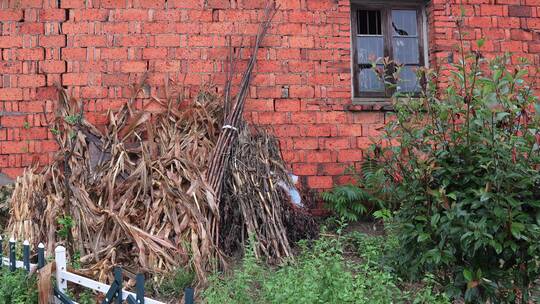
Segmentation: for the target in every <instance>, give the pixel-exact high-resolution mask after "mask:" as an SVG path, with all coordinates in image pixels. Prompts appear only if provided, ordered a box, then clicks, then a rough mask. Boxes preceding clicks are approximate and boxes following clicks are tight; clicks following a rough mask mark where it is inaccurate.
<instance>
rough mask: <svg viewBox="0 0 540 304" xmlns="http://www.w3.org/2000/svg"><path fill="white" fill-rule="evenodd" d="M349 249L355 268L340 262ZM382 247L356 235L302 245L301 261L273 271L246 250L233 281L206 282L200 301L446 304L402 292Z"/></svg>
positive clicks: (430, 295) (421, 293) (427, 293)
mask: <svg viewBox="0 0 540 304" xmlns="http://www.w3.org/2000/svg"><path fill="white" fill-rule="evenodd" d="M351 240H353V242H351ZM348 243H351V244H353V245H354V246H353V251H356V253H357V254H358V255H355V256H356V258H357V259H361V262H360V263H354V262H352V261H351V260H348V259H346V258H345V256H344V251H345V248H348V247H349V246H347V244H348ZM366 244H371V245H370V246H365V245H366ZM385 244H387V243H386V241H385V240H384V239H382V238H377V239H372V238H369V237H363V236H360V235H351V236H350V237H349V236H345V237H341V236H338V237H337V238H334V237H324V238H321V239H319V240H316V241H314V242H312V243H309V242H307V241H302V242H300V247H301V253H300V255H299V256H297V257H296V258H295V259H294V260H291V261H289V262H288V263H286V264H284V265H282V266H281V267H279V268H278V269H275V270H272V269H269V268H268V267H266V266H263V265H261V264H259V263H257V261H256V259H255V256H254V254H253V250H248V253H247V254H246V257H245V258H244V261H243V263H242V265H241V267H240V268H239V269H237V270H236V271H235V272H234V273H233V274H232V275H230V276H224V275H221V276H215V277H213V278H212V279H211V281H210V286H209V288H208V289H207V290H206V291H204V293H203V298H204V301H205V302H206V303H210V304H212V303H240V304H242V303H306V304H312V303H329V304H332V303H336V304H338V303H339V304H341V303H358V304H363V303H366V304H367V303H369V304H387V303H417V304H428V303H429V304H445V303H449V302H448V300H447V299H446V297H445V296H444V295H437V294H435V292H434V291H433V289H432V288H431V286H425V287H424V288H421V289H420V290H418V291H416V292H404V291H402V288H401V286H399V284H400V283H401V282H400V280H399V279H398V277H397V276H396V275H395V274H394V273H393V272H392V271H391V269H389V268H386V267H384V266H383V265H382V264H381V261H382V260H381V257H382V256H384V252H382V250H385V248H390V247H392V248H393V246H392V245H390V244H387V245H385ZM363 248H368V249H367V250H364V249H363Z"/></svg>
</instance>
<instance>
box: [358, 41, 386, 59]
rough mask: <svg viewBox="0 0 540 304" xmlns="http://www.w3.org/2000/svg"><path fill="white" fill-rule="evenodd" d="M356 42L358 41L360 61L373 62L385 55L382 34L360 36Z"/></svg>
mask: <svg viewBox="0 0 540 304" xmlns="http://www.w3.org/2000/svg"><path fill="white" fill-rule="evenodd" d="M356 42H357V43H358V45H357V49H358V63H371V62H374V61H376V60H377V59H378V58H382V57H384V39H383V37H382V36H381V37H377V36H359V37H358V39H357V40H356Z"/></svg>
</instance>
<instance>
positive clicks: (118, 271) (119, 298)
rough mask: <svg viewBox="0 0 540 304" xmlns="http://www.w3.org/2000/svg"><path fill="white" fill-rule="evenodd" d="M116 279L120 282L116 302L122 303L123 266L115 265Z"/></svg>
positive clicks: (117, 303)
mask: <svg viewBox="0 0 540 304" xmlns="http://www.w3.org/2000/svg"><path fill="white" fill-rule="evenodd" d="M114 280H115V281H116V283H117V284H118V292H117V293H116V304H122V302H123V300H122V268H121V267H114Z"/></svg>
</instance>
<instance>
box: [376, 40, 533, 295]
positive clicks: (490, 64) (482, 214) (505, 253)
mask: <svg viewBox="0 0 540 304" xmlns="http://www.w3.org/2000/svg"><path fill="white" fill-rule="evenodd" d="M482 44H483V41H479V42H478V46H479V47H480V46H481V45H482ZM510 62H511V57H510V56H504V57H501V58H496V59H493V60H486V59H485V58H483V57H482V54H481V53H480V52H472V53H471V54H466V53H465V52H464V51H463V50H462V59H461V60H460V63H459V64H456V65H453V67H452V70H451V76H450V77H449V83H448V86H447V88H446V89H445V90H444V91H443V92H442V94H441V92H440V91H439V90H438V89H437V87H436V85H435V84H434V83H433V82H431V81H429V82H427V83H426V84H424V87H423V90H422V92H421V93H420V96H419V97H418V98H412V97H406V96H404V95H403V94H397V96H396V97H398V98H400V100H399V101H398V102H395V104H394V108H395V111H396V112H395V119H394V120H393V121H391V122H390V123H389V124H388V125H387V127H386V130H385V132H384V135H383V141H382V145H379V146H378V147H377V148H376V149H374V150H373V151H374V156H376V157H377V159H378V160H379V163H380V165H381V167H383V168H385V172H386V175H387V176H388V177H389V180H393V181H395V182H394V193H395V194H396V195H395V197H394V198H399V201H395V202H394V203H400V204H401V208H400V210H399V211H398V212H397V213H396V215H395V219H394V220H395V222H396V227H395V228H396V231H398V233H399V244H400V250H399V251H398V257H399V258H400V260H401V263H402V264H403V265H404V272H405V273H408V274H411V275H413V276H418V275H422V274H423V273H429V272H431V273H434V274H436V275H437V277H438V278H440V279H442V281H443V282H444V283H445V284H446V285H447V287H448V291H449V292H450V293H451V294H452V295H454V296H456V297H459V296H464V298H465V300H466V301H467V302H469V303H472V302H485V301H487V300H491V301H496V302H497V303H500V302H509V303H514V301H516V299H517V297H518V295H519V294H521V295H522V300H523V301H527V300H528V295H529V290H528V288H529V287H530V285H531V283H532V281H533V280H534V279H536V278H537V277H538V275H539V274H540V267H539V265H540V260H539V256H540V191H539V190H538V189H539V188H538V187H539V185H540V174H539V172H538V169H539V168H540V154H539V153H540V147H539V139H540V116H539V115H540V111H539V110H540V107H538V105H537V104H536V102H537V98H536V97H535V96H534V95H533V91H532V89H531V88H530V87H529V86H527V85H526V81H525V80H524V77H525V76H526V75H527V72H528V70H529V69H530V67H529V66H528V65H527V64H526V62H521V63H520V64H518V65H517V66H515V65H514V66H513V67H512V68H510V67H508V66H507V65H508V64H509V63H510ZM423 73H425V77H426V79H428V80H432V79H434V78H437V77H438V75H436V74H435V73H434V72H433V71H423ZM535 106H536V111H531V110H532V109H533V108H534V107H535ZM518 290H519V291H518Z"/></svg>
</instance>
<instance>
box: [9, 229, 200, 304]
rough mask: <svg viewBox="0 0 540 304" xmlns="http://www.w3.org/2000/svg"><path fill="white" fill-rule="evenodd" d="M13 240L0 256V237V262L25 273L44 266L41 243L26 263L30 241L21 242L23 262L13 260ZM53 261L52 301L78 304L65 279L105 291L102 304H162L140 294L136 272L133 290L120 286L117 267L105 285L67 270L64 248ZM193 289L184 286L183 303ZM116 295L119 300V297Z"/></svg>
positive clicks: (141, 288)
mask: <svg viewBox="0 0 540 304" xmlns="http://www.w3.org/2000/svg"><path fill="white" fill-rule="evenodd" d="M15 247H16V241H15V240H13V239H11V240H10V241H9V255H8V257H3V250H2V237H0V259H1V261H2V264H1V265H0V267H1V266H2V265H5V266H9V269H10V270H11V271H14V270H15V269H16V268H20V269H25V270H26V271H27V272H30V271H34V270H37V271H39V269H40V268H41V267H43V266H44V265H45V246H44V245H43V244H39V246H38V264H32V263H30V244H29V243H28V241H24V243H23V261H17V260H16V258H15V252H16V250H15ZM54 260H55V262H56V273H55V275H56V288H55V289H56V290H55V303H57V304H66V303H67V304H71V303H73V304H78V303H77V302H75V301H73V300H71V299H69V298H67V297H66V296H65V294H66V292H67V291H68V282H71V283H73V284H77V285H80V286H83V287H85V288H88V289H91V290H94V291H96V292H100V293H103V294H105V296H106V298H105V300H104V302H103V303H112V302H113V299H114V298H116V299H115V301H116V303H121V302H123V301H127V303H129V304H165V303H163V302H160V301H157V300H154V299H150V298H147V297H144V276H143V275H137V280H136V281H137V285H136V287H135V288H136V292H135V293H133V292H131V291H127V290H124V289H122V271H121V268H116V269H115V281H114V283H113V284H112V285H107V284H104V283H101V282H98V281H94V280H92V279H89V278H86V277H83V276H80V275H78V274H75V273H72V272H69V271H68V268H67V255H66V248H64V247H63V246H58V247H56V249H55V252H54ZM193 296H194V295H193V289H192V288H187V289H186V290H185V303H186V304H193V303H194V300H193ZM120 298H121V299H122V300H120Z"/></svg>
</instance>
